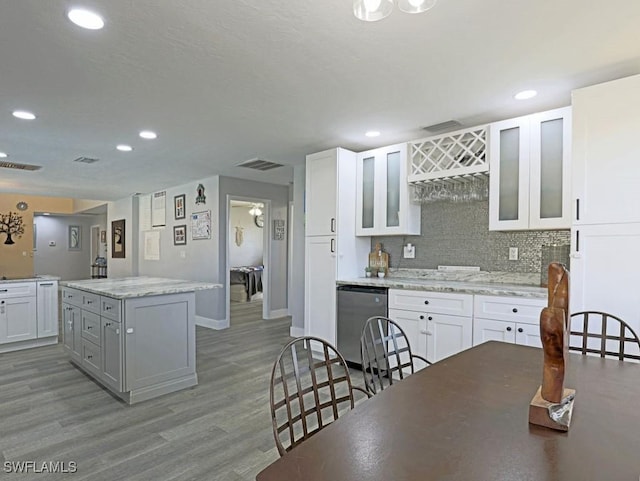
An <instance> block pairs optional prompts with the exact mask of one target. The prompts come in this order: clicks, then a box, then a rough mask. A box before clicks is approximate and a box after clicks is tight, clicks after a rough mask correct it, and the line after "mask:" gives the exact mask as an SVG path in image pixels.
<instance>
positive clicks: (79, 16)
mask: <svg viewBox="0 0 640 481" xmlns="http://www.w3.org/2000/svg"><path fill="white" fill-rule="evenodd" d="M67 18H68V19H69V20H71V21H72V22H73V23H75V24H76V25H77V26H78V27H82V28H86V29H88V30H100V29H101V28H102V27H104V20H103V19H102V17H101V16H100V15H98V14H97V13H95V12H92V11H90V10H85V9H82V8H74V9H71V10H69V12H67Z"/></svg>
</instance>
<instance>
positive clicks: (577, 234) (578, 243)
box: [576, 230, 580, 252]
mask: <svg viewBox="0 0 640 481" xmlns="http://www.w3.org/2000/svg"><path fill="white" fill-rule="evenodd" d="M576 252H580V231H579V230H577V231H576Z"/></svg>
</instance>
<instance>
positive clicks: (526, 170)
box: [489, 107, 571, 230]
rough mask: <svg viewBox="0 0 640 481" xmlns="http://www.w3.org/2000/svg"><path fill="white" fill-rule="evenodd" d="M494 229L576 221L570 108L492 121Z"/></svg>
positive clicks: (550, 226)
mask: <svg viewBox="0 0 640 481" xmlns="http://www.w3.org/2000/svg"><path fill="white" fill-rule="evenodd" d="M489 161H490V193H489V230H528V229H530V230H535V229H569V228H570V227H571V192H570V189H571V172H570V162H571V108H570V107H566V108H562V109H557V110H551V111H548V112H541V113H538V114H533V115H528V116H525V117H519V118H516V119H509V120H504V121H501V122H496V123H493V124H491V125H490V126H489Z"/></svg>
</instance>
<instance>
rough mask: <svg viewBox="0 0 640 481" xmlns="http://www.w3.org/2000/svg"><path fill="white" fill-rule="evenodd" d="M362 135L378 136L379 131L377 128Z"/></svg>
mask: <svg viewBox="0 0 640 481" xmlns="http://www.w3.org/2000/svg"><path fill="white" fill-rule="evenodd" d="M364 135H366V136H367V137H378V136H379V135H380V132H378V131H377V130H370V131H369V132H367V133H366V134H364Z"/></svg>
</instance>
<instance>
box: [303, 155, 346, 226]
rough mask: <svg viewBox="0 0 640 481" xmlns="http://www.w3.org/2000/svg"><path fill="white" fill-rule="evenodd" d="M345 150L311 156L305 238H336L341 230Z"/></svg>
mask: <svg viewBox="0 0 640 481" xmlns="http://www.w3.org/2000/svg"><path fill="white" fill-rule="evenodd" d="M340 150H341V149H331V150H325V151H324V152H319V153H317V154H312V155H308V156H307V170H306V186H305V196H306V199H305V207H306V227H305V235H307V236H317V235H334V234H335V232H336V229H337V225H336V222H337V202H338V167H337V160H338V159H337V157H338V156H339V154H340Z"/></svg>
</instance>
